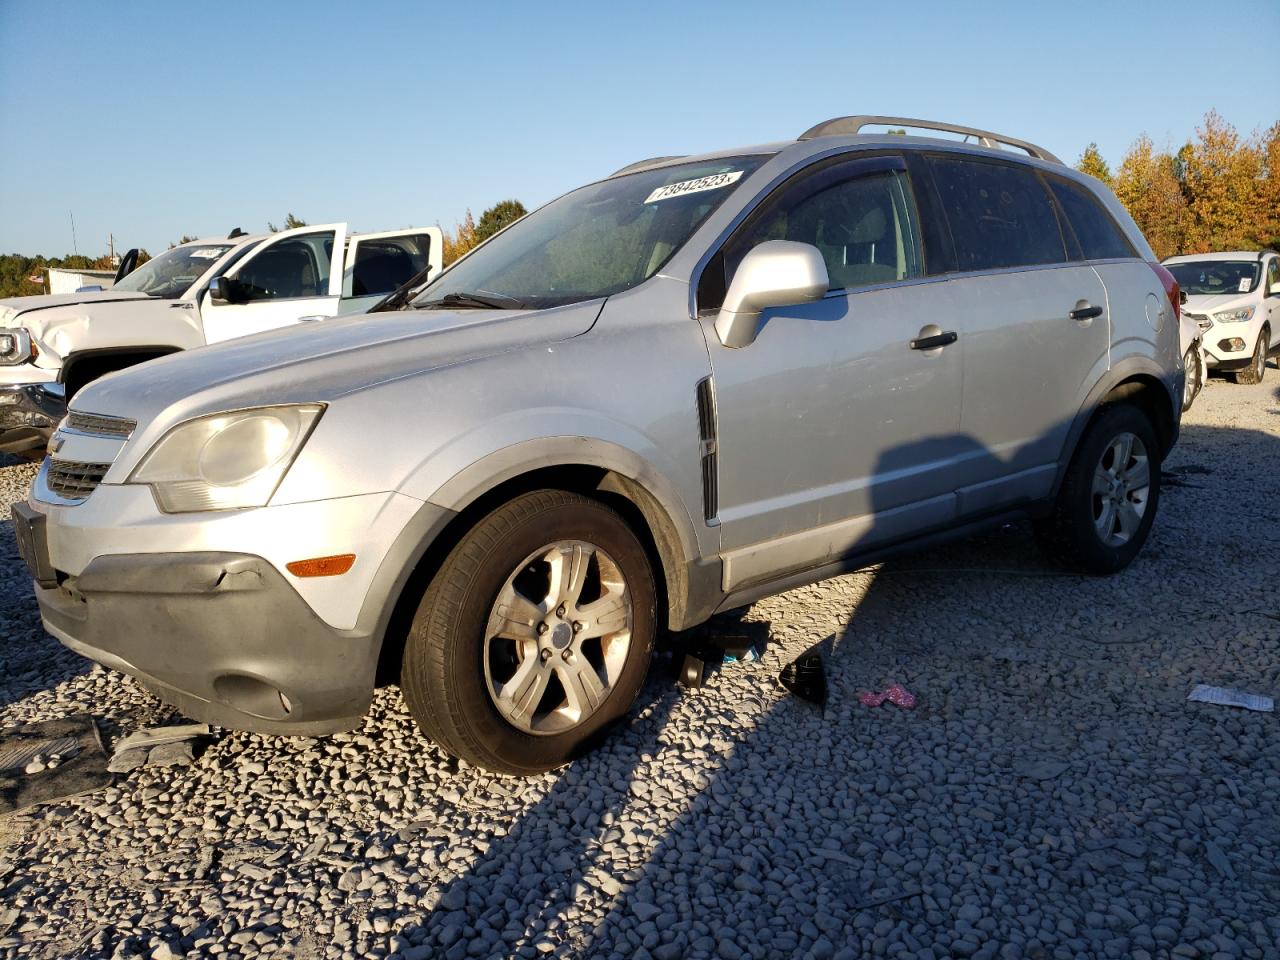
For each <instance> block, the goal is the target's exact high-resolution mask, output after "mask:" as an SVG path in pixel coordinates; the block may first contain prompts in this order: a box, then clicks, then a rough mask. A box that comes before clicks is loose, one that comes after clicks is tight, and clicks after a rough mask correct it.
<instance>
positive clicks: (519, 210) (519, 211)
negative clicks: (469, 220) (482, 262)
mask: <svg viewBox="0 0 1280 960" xmlns="http://www.w3.org/2000/svg"><path fill="white" fill-rule="evenodd" d="M528 212H529V211H528V210H526V209H525V208H524V204H523V203H521V202H520V201H519V200H503V201H501V202H499V203H495V204H494V205H493V206H492V207H490V208H489V209H488V210H486V211H485V212H484V213H482V214H480V222H479V223H477V224H476V231H475V236H476V243H484V241H486V240H488V239H489V238H490V237H492V236H493V235H494V234H495V233H497V232H498V231H499V230H501V229H502V228H503V227H505V226H507V225H508V224H511V223H515V222H516V221H517V220H519V219H520V218H521V217H523V216H524V215H525V214H526V213H528Z"/></svg>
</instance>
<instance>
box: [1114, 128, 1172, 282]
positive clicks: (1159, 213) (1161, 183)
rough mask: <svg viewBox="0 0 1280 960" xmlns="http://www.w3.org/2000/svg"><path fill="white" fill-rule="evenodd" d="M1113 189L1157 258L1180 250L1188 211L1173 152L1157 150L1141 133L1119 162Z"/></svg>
mask: <svg viewBox="0 0 1280 960" xmlns="http://www.w3.org/2000/svg"><path fill="white" fill-rule="evenodd" d="M1113 189H1114V190H1115V194H1116V197H1117V198H1119V200H1120V202H1121V203H1123V204H1124V206H1125V209H1127V210H1128V211H1129V216H1131V217H1133V219H1134V222H1136V223H1137V224H1138V228H1139V229H1140V230H1142V233H1143V235H1145V236H1146V238H1147V242H1148V243H1149V244H1151V249H1152V250H1154V251H1155V253H1156V256H1157V257H1160V258H1161V259H1163V258H1164V257H1169V256H1172V255H1174V254H1176V253H1181V252H1182V251H1183V249H1184V244H1185V242H1186V236H1187V226H1188V217H1189V214H1188V211H1187V198H1186V197H1185V196H1184V195H1183V192H1182V183H1181V181H1180V180H1179V179H1178V175H1177V169H1176V163H1175V160H1174V158H1173V156H1172V155H1170V154H1168V153H1157V152H1156V150H1155V146H1154V145H1153V144H1152V142H1151V138H1150V137H1148V136H1147V135H1146V134H1143V135H1142V136H1141V137H1139V138H1138V139H1137V140H1136V141H1135V142H1134V144H1133V146H1132V147H1130V148H1129V152H1128V153H1127V154H1125V157H1124V160H1122V161H1121V162H1120V169H1119V170H1118V171H1117V172H1116V175H1115V181H1114V183H1113Z"/></svg>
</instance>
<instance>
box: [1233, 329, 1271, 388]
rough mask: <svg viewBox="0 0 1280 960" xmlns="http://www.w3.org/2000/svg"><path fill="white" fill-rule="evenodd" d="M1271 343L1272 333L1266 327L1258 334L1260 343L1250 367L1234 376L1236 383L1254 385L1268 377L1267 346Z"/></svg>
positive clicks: (1255, 349)
mask: <svg viewBox="0 0 1280 960" xmlns="http://www.w3.org/2000/svg"><path fill="white" fill-rule="evenodd" d="M1270 341H1271V331H1270V330H1268V329H1267V328H1266V327H1263V328H1262V330H1260V331H1259V332H1258V342H1257V344H1255V345H1254V348H1253V359H1252V360H1250V361H1249V365H1248V366H1247V367H1245V368H1243V369H1241V370H1237V371H1236V372H1235V374H1234V379H1235V382H1236V383H1242V384H1247V385H1253V384H1255V383H1261V382H1262V378H1263V377H1265V376H1266V375H1267V352H1268V351H1267V344H1268V343H1270Z"/></svg>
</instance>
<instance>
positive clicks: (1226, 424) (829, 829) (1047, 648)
mask: <svg viewBox="0 0 1280 960" xmlns="http://www.w3.org/2000/svg"><path fill="white" fill-rule="evenodd" d="M1277 379H1280V378H1277V377H1276V374H1275V370H1274V369H1273V370H1272V376H1271V377H1270V378H1268V381H1267V382H1266V383H1264V384H1263V386H1261V387H1239V386H1235V385H1233V384H1228V383H1223V382H1222V381H1212V382H1211V383H1210V384H1209V386H1208V388H1207V390H1206V391H1205V393H1204V394H1203V395H1202V396H1201V398H1200V400H1199V401H1198V402H1197V405H1196V407H1195V408H1194V409H1193V411H1192V412H1191V413H1190V414H1189V416H1188V418H1187V421H1186V422H1185V424H1184V427H1183V440H1182V442H1181V444H1180V445H1179V446H1178V448H1177V450H1176V451H1175V452H1174V454H1173V455H1172V457H1171V459H1170V462H1169V463H1168V464H1167V465H1166V469H1167V470H1168V471H1170V472H1171V474H1172V475H1173V476H1172V478H1171V482H1170V483H1169V484H1168V485H1167V486H1166V488H1165V493H1164V500H1163V502H1162V503H1161V505H1160V516H1159V519H1158V521H1157V523H1156V526H1155V529H1154V532H1153V535H1152V538H1151V541H1150V542H1149V543H1148V545H1147V548H1146V550H1145V551H1144V552H1143V553H1142V555H1141V556H1140V558H1139V559H1138V561H1137V562H1136V563H1135V564H1134V565H1133V566H1132V567H1131V568H1130V569H1129V570H1128V571H1126V572H1125V573H1124V574H1122V575H1120V576H1117V577H1113V578H1110V579H1105V580H1095V579H1082V578H1077V577H1073V576H1066V575H1062V574H1060V573H1058V572H1057V571H1056V570H1055V569H1054V568H1053V567H1052V566H1050V565H1048V564H1047V563H1046V562H1045V561H1044V560H1043V559H1041V557H1040V555H1039V554H1038V552H1037V551H1036V549H1035V547H1034V546H1033V545H1032V543H1031V542H1030V539H1029V537H1028V536H1027V531H1026V530H1025V529H1023V528H1021V527H1011V528H1008V529H1006V530H1003V531H1001V532H999V533H996V534H993V535H991V536H989V537H987V538H984V539H982V540H978V541H972V542H968V543H964V544H959V545H956V546H953V547H951V548H948V549H945V550H936V551H933V552H931V553H930V554H928V555H924V556H918V557H914V558H911V559H909V560H905V561H898V562H894V563H890V564H887V565H885V566H882V567H879V568H875V569H871V570H867V571H863V572H860V573H857V574H854V575H851V576H846V577H843V578H840V579H838V580H833V581H829V582H827V583H824V584H820V585H817V586H813V587H807V588H804V589H800V590H795V591H792V592H791V593H788V594H786V595H784V596H780V597H775V598H772V599H769V600H766V601H763V602H760V603H758V604H756V605H754V606H752V607H751V608H749V609H748V610H747V611H745V613H744V614H743V616H742V619H741V622H740V623H738V622H732V621H727V622H724V623H721V624H719V625H718V626H719V628H720V629H722V630H724V631H726V632H733V633H741V632H744V631H746V632H750V633H752V634H753V635H755V636H757V637H759V638H761V639H765V638H767V646H766V650H765V653H764V655H763V658H762V659H761V660H760V661H758V662H752V663H743V664H733V665H725V666H723V667H721V668H719V669H718V670H717V671H715V672H714V674H712V675H711V676H710V677H709V680H708V683H707V685H706V686H705V687H703V688H702V689H700V690H696V691H684V690H681V689H680V688H678V687H676V686H675V685H674V684H673V683H672V682H671V680H670V679H669V678H668V677H667V676H666V675H659V674H663V673H664V670H663V669H658V670H655V676H654V677H653V678H651V680H650V683H649V685H648V686H647V688H646V690H645V691H644V693H643V694H642V698H641V701H640V704H639V706H638V707H637V711H636V713H635V714H634V716H633V717H632V720H631V722H630V723H629V724H628V725H627V726H626V727H625V728H624V729H622V730H620V731H618V733H617V734H616V735H615V736H614V737H613V738H612V740H610V741H609V742H608V743H607V744H606V745H605V746H604V747H603V748H602V749H600V750H599V751H598V752H596V753H594V754H593V755H591V756H589V757H587V758H586V759H583V760H581V761H579V762H577V763H575V764H573V765H572V766H571V767H569V768H567V769H565V770H562V771H559V772H557V773H554V774H549V775H547V776H543V777H540V778H536V779H531V780H525V781H520V780H510V779H504V778H499V777H494V776H491V775H488V774H485V773H483V772H481V771H477V770H475V769H471V768H467V767H465V766H463V768H462V769H458V767H457V766H456V765H455V764H452V763H451V762H450V761H449V760H448V759H447V758H445V757H443V756H442V755H440V754H439V753H438V752H437V751H436V750H435V749H434V748H433V747H432V746H431V745H430V744H428V743H426V742H424V741H423V740H422V739H421V738H419V736H418V735H417V733H416V731H415V728H414V726H413V724H412V721H411V720H410V718H409V715H408V713H407V711H406V710H405V707H404V705H403V703H402V701H401V698H400V695H399V692H398V691H397V690H396V689H394V688H392V689H387V690H383V691H381V692H380V693H379V695H378V697H377V699H376V702H375V707H374V710H373V711H372V713H371V715H370V716H369V718H368V720H367V721H366V723H365V724H364V726H363V727H362V728H361V729H360V730H358V731H355V732H353V733H350V734H345V735H342V736H335V737H331V738H327V739H321V740H305V739H285V738H274V739H272V738H263V737H257V736H253V735H249V734H240V733H225V734H221V735H219V736H217V737H216V738H215V740H214V741H213V742H212V743H211V744H210V745H209V747H208V748H207V749H206V750H205V751H204V752H203V754H201V755H200V756H199V757H198V759H197V760H196V762H195V763H194V765H192V766H189V767H176V768H144V769H141V770H136V771H134V772H133V773H131V774H129V775H128V776H125V777H121V778H119V779H118V781H117V783H116V784H115V785H114V786H112V787H108V788H106V789H104V790H101V791H99V792H97V793H94V794H90V795H85V796H82V797H79V798H75V799H71V800H65V801H62V802H58V803H53V804H48V805H45V806H43V807H39V808H36V809H33V810H30V811H27V812H26V813H25V814H22V815H12V816H8V817H4V818H0V955H3V956H9V957H24V958H38V957H81V956H95V957H98V956H101V957H107V956H111V957H124V956H135V955H142V956H150V957H154V958H166V957H173V956H181V955H188V956H221V957H260V956H262V957H266V956H291V957H303V958H309V957H317V958H318V957H339V956H343V957H357V956H358V957H384V956H388V955H395V956H400V957H405V958H423V957H436V956H442V957H447V958H451V960H456V958H460V957H464V956H503V955H520V956H524V957H535V956H539V955H542V954H556V955H563V956H584V957H609V956H622V957H639V958H644V957H655V958H660V960H671V958H676V957H681V958H683V957H725V958H737V957H745V956H752V957H792V956H812V957H818V958H831V957H840V958H851V957H863V956H897V957H903V958H905V957H939V958H941V957H953V956H956V957H969V956H975V957H1024V956H1025V957H1052V958H1068V957H1134V958H1160V957H1212V958H1215V960H1222V958H1228V957H1251V958H1264V957H1266V958H1270V957H1276V956H1278V955H1280V919H1278V918H1277V915H1278V914H1280V908H1278V906H1277V904H1278V903H1280V800H1278V796H1280V737H1278V736H1277V722H1278V717H1280V715H1277V714H1260V713H1250V712H1247V711H1243V710H1238V709H1229V708H1224V707H1217V706H1211V705H1206V704H1190V703H1187V702H1186V701H1185V697H1186V695H1187V692H1188V691H1189V690H1190V688H1191V687H1192V685H1194V684H1196V683H1201V682H1204V683H1213V684H1221V685H1227V686H1239V687H1242V688H1245V689H1248V690H1251V691H1254V692H1259V693H1264V694H1270V695H1273V696H1275V695H1280V613H1278V612H1277V607H1276V604H1275V602H1274V598H1275V596H1276V591H1277V584H1280V533H1278V532H1277V531H1280V508H1277V507H1276V504H1277V503H1280V469H1278V468H1280V417H1278V416H1277V415H1280V402H1278V401H1277V397H1278V396H1280V391H1277V390H1276V381H1277ZM31 475H32V468H31V467H29V466H16V465H9V466H5V467H3V468H0V486H2V490H0V499H3V500H5V501H8V500H11V499H13V498H16V497H19V496H21V495H22V493H23V491H24V490H25V486H26V484H27V483H28V482H29V480H30V477H31ZM0 587H2V588H3V590H4V598H5V601H6V602H5V610H4V614H3V616H2V617H0V641H2V642H3V648H2V652H0V664H2V665H3V673H2V675H0V726H5V725H10V724H13V723H18V722H25V721H31V720H40V719H48V718H53V717H58V716H61V715H64V714H66V713H69V712H74V711H78V710H88V711H92V712H93V713H94V714H95V715H96V716H98V717H99V718H101V722H102V725H103V728H104V731H105V733H106V734H107V736H108V738H109V739H112V738H114V737H116V736H118V735H120V734H121V733H122V732H128V731H129V730H132V729H136V728H137V727H138V726H141V725H146V724H149V723H155V722H163V721H165V720H167V719H169V718H170V717H171V716H172V711H169V710H168V709H167V708H164V707H163V706H161V705H159V704H157V703H156V702H155V701H154V700H153V699H152V698H150V697H149V696H148V695H147V694H145V693H144V692H143V691H142V690H140V689H139V688H138V687H137V686H136V685H135V684H134V683H133V682H132V681H131V680H129V679H127V678H125V677H122V676H120V675H118V674H115V673H112V672H109V671H107V670H104V669H102V668H100V667H96V666H91V665H90V664H88V663H87V662H85V661H82V660H80V659H79V658H77V657H75V656H74V655H72V654H70V653H69V652H67V651H65V650H64V649H63V648H62V647H61V646H59V645H58V644H57V643H56V642H54V641H53V640H52V639H50V638H48V637H47V636H46V635H45V634H44V633H43V631H42V630H41V629H40V626H39V620H38V618H37V615H36V609H35V604H34V602H33V601H32V599H31V596H30V591H29V588H28V585H27V582H26V579H25V577H24V576H23V574H22V572H21V570H20V564H19V561H18V560H17V558H16V555H15V553H14V549H13V538H12V528H11V526H10V525H9V524H8V523H5V524H3V526H2V527H0ZM820 641H822V642H825V644H826V648H827V654H828V665H829V673H830V684H831V697H830V702H829V704H828V707H827V709H826V711H825V713H822V712H820V711H819V710H818V709H817V708H815V707H812V706H810V705H808V704H806V703H803V702H800V701H798V700H796V699H794V698H792V697H790V696H788V695H786V694H785V693H783V692H781V690H780V689H779V688H778V687H777V685H776V684H775V681H774V678H775V676H776V674H777V672H778V670H779V669H780V668H781V666H782V665H783V664H784V663H785V662H786V661H788V660H790V659H792V658H794V657H795V656H797V655H798V654H799V653H800V652H802V651H803V650H805V649H806V648H807V647H809V646H811V645H813V644H815V643H818V642H820ZM666 669H668V670H669V665H668V667H667V668H666ZM893 681H899V682H901V683H903V684H905V685H906V686H907V687H908V688H909V689H910V690H911V691H912V692H914V693H915V694H916V695H917V697H918V698H919V703H918V706H917V707H916V709H914V710H911V711H906V710H901V709H899V708H897V707H894V706H892V705H890V704H886V705H885V706H882V707H880V708H878V709H875V710H872V709H868V708H866V707H864V706H862V705H861V704H859V703H858V702H857V700H856V697H855V695H856V693H857V691H858V690H860V689H878V688H881V687H883V686H885V685H887V684H888V683H891V682H893Z"/></svg>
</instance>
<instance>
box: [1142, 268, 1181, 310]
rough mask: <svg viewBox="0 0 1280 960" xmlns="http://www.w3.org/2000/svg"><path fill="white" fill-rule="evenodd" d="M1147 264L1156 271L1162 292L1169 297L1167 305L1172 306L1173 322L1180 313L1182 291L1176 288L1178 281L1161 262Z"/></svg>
mask: <svg viewBox="0 0 1280 960" xmlns="http://www.w3.org/2000/svg"><path fill="white" fill-rule="evenodd" d="M1147 266H1149V267H1150V268H1151V269H1152V270H1154V271H1155V272H1156V276H1157V277H1159V278H1160V285H1161V286H1162V287H1164V294H1165V296H1166V297H1168V298H1169V306H1170V307H1172V308H1173V319H1174V321H1175V322H1177V320H1178V319H1179V317H1180V316H1181V314H1182V291H1181V290H1179V289H1178V281H1177V280H1176V279H1175V278H1174V276H1173V274H1172V273H1170V272H1169V271H1168V270H1167V269H1165V266H1164V264H1162V263H1150V262H1148V264H1147Z"/></svg>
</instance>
